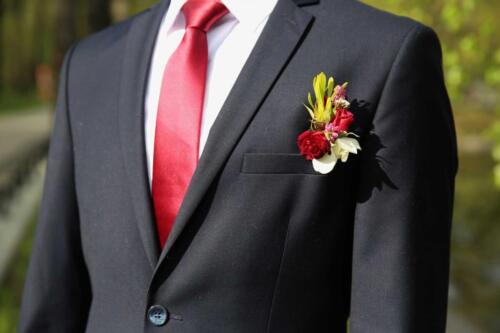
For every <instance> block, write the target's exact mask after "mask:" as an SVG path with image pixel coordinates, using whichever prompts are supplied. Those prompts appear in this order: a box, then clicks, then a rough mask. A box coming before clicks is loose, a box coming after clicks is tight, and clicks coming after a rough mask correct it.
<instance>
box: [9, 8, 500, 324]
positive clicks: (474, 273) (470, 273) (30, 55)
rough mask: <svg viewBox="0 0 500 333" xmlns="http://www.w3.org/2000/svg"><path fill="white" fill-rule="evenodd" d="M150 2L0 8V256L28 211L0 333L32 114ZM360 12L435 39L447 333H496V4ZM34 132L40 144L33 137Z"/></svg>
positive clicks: (13, 296) (16, 281)
mask: <svg viewBox="0 0 500 333" xmlns="http://www.w3.org/2000/svg"><path fill="white" fill-rule="evenodd" d="M322 1H328V0H322ZM154 2H155V1H146V0H143V1H141V0H0V204H1V205H0V253H1V251H2V246H3V245H5V244H6V243H7V241H6V240H8V239H9V235H8V234H7V231H6V230H7V229H8V228H11V227H12V226H9V222H8V221H9V219H10V218H11V216H14V215H15V211H16V210H30V214H29V216H30V218H29V219H30V222H29V223H27V224H26V225H27V227H26V228H24V229H23V230H22V232H21V233H20V235H21V236H20V237H19V240H18V241H17V242H16V243H15V249H16V250H15V252H14V253H13V254H12V255H10V256H9V258H7V259H6V261H5V262H6V265H5V267H6V269H5V273H4V274H3V275H2V274H0V333H10V332H14V331H15V327H16V322H17V316H18V308H19V303H20V293H21V289H22V285H23V279H24V274H25V271H26V265H27V260H28V258H29V253H30V248H31V240H32V236H33V230H34V228H33V225H34V220H35V218H34V216H35V212H36V208H35V207H33V205H32V206H26V205H25V204H22V202H23V200H22V199H19V198H18V197H17V196H16V195H17V194H16V193H17V192H18V191H17V189H18V188H23V187H29V186H28V185H29V184H28V185H26V184H27V183H29V182H31V181H32V180H29V179H31V178H30V176H29V175H30V173H31V171H30V170H32V169H34V168H36V167H35V166H36V165H37V163H38V162H37V161H38V160H43V154H41V157H40V158H39V159H37V160H35V159H34V158H31V157H30V156H31V155H33V154H34V153H33V152H34V150H33V149H31V148H30V147H34V146H36V147H38V150H37V151H42V152H45V151H46V144H40V142H45V143H46V140H47V136H48V132H49V131H50V128H48V127H50V125H48V124H49V123H50V122H47V123H44V121H43V120H41V119H45V118H43V117H42V118H40V117H39V114H42V113H44V112H45V113H47V112H49V113H50V110H51V109H52V107H51V106H52V103H53V100H54V90H55V87H56V86H57V82H56V78H57V76H58V74H57V71H58V69H59V66H60V64H61V61H62V57H63V55H64V53H65V50H66V49H67V48H68V47H69V46H70V45H71V44H72V43H73V42H75V41H76V40H78V39H80V38H82V37H84V36H85V35H87V34H89V33H92V32H94V31H97V30H100V29H102V28H103V27H105V26H107V25H109V24H112V23H114V22H117V21H120V20H123V19H125V18H126V17H128V16H129V15H132V14H134V13H136V12H138V11H140V10H142V9H144V8H146V7H147V6H150V5H151V4H153V3H154ZM365 2H367V3H369V4H371V5H374V6H376V7H379V8H381V9H385V10H389V11H391V12H394V13H396V14H400V15H405V16H410V17H412V18H415V19H417V20H419V21H422V22H424V23H426V24H428V25H430V26H431V27H433V28H434V29H435V30H436V31H437V33H438V35H439V36H440V39H441V42H442V47H443V52H444V54H443V62H444V70H445V76H446V81H447V86H448V90H449V93H450V97H451V99H452V104H453V107H454V113H455V122H456V126H457V132H458V141H459V151H460V170H459V175H458V178H457V187H456V199H455V213H454V225H453V239H452V266H451V286H450V317H449V326H450V328H449V329H448V331H449V332H453V333H455V332H457V333H458V332H463V333H466V332H471V333H473V332H500V315H499V314H500V223H499V222H500V218H499V217H500V106H499V98H500V93H499V91H500V39H499V37H498V34H499V32H500V25H499V23H498V22H499V21H498V19H497V17H498V16H500V1H498V0H366V1H365ZM338 15H341V13H339V14H338ZM374 28H376V27H374ZM380 44H381V47H383V41H380ZM47 110H49V111H47ZM42 125H43V126H42ZM16 126H17V127H16ZM44 126H45V127H47V128H48V129H47V131H42V132H43V135H42V134H40V133H42V132H40V131H38V132H37V131H36V130H37V129H38V130H40V128H42V127H44ZM9 130H10V131H11V132H9ZM12 131H15V132H12ZM12 133H14V134H15V135H12ZM34 133H38V134H37V135H35V134H34ZM28 139H30V140H28ZM14 144H18V147H20V148H19V149H18V148H16V149H15V154H14V153H12V150H11V151H9V149H8V148H9V147H12V146H13V145H14ZM4 147H5V149H4ZM16 147H17V146H16ZM20 152H21V153H20ZM13 154H14V155H13ZM28 155H29V156H28ZM39 155H40V154H39ZM13 156H14V157H13ZM19 170H22V172H21V171H19ZM13 179H15V181H14V180H13ZM25 179H28V180H25ZM19 191H21V190H19ZM13 212H14V213H13ZM2 224H4V225H2ZM2 233H3V237H4V238H3V239H4V240H2ZM0 259H1V256H0ZM0 269H1V267H0Z"/></svg>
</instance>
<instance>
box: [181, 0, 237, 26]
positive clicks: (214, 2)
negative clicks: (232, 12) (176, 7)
mask: <svg viewBox="0 0 500 333" xmlns="http://www.w3.org/2000/svg"><path fill="white" fill-rule="evenodd" d="M182 12H183V13H184V16H185V17H186V28H196V29H199V30H203V31H204V32H207V31H208V30H209V29H210V27H211V26H212V25H213V24H214V23H215V22H217V21H218V20H219V19H221V18H222V17H223V16H224V15H226V14H227V13H228V12H229V11H228V9H227V8H226V6H224V4H222V3H221V2H220V1H218V0H188V1H186V3H185V4H184V6H183V7H182Z"/></svg>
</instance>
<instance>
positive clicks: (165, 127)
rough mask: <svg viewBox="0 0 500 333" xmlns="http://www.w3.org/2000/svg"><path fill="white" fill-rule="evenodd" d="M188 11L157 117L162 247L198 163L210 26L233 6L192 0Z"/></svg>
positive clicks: (155, 188) (156, 196) (156, 193)
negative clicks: (184, 28) (184, 27)
mask: <svg viewBox="0 0 500 333" xmlns="http://www.w3.org/2000/svg"><path fill="white" fill-rule="evenodd" d="M182 12H183V13H184V17H185V19H186V32H185V33H184V37H183V39H182V41H181V43H180V45H179V47H178V48H177V49H176V50H175V52H174V53H173V54H172V56H171V57H170V59H169V60H168V63H167V65H166V67H165V72H164V74H163V83H162V86H161V93H160V100H159V103H158V114H157V118H156V132H155V143H154V157H153V181H152V194H153V202H154V207H155V214H156V225H157V228H158V236H159V240H160V245H161V247H162V248H163V246H164V245H165V242H166V240H167V237H168V235H169V233H170V231H171V229H172V226H173V224H174V220H175V217H176V215H177V212H178V210H179V208H180V206H181V203H182V200H183V198H184V195H185V193H186V190H187V187H188V185H189V182H190V180H191V177H192V175H193V173H194V170H195V168H196V164H197V162H198V149H199V148H198V145H199V141H200V128H201V117H202V112H203V101H204V95H205V82H206V75H207V63H208V46H207V31H208V30H209V29H210V27H211V26H212V25H213V24H214V23H215V22H217V21H218V20H219V19H220V18H222V17H223V16H224V15H226V14H227V13H228V10H227V8H226V7H225V6H224V5H223V4H222V3H220V2H219V1H216V0H188V1H187V2H186V3H185V4H184V6H183V7H182Z"/></svg>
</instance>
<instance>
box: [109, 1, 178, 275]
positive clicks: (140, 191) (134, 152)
mask: <svg viewBox="0 0 500 333" xmlns="http://www.w3.org/2000/svg"><path fill="white" fill-rule="evenodd" d="M169 4H170V1H169V0H166V1H162V2H161V3H159V4H157V5H156V6H154V7H152V8H151V9H150V10H148V11H146V12H144V13H142V14H140V15H139V16H137V17H136V18H135V19H134V20H133V21H132V26H131V27H130V30H129V31H128V34H127V37H126V38H127V40H126V46H125V53H124V56H123V65H122V77H121V83H120V84H121V86H120V100H119V127H120V140H121V143H122V150H123V158H124V164H125V169H126V173H127V180H126V181H127V182H128V185H129V190H130V196H131V199H132V205H133V208H134V212H135V215H136V220H137V224H138V229H139V234H140V237H141V240H142V244H143V246H144V250H145V252H146V255H147V257H148V260H149V262H150V264H151V267H152V268H154V267H155V266H156V263H157V261H158V257H159V254H160V247H159V244H158V237H157V234H156V226H155V220H154V210H153V204H152V200H151V194H150V190H149V181H148V172H147V164H146V163H147V159H146V149H145V141H144V97H145V91H146V82H147V77H148V73H149V67H150V60H151V56H152V53H153V48H154V45H155V41H156V35H157V34H156V33H157V31H158V29H159V26H160V23H161V20H162V18H163V15H164V13H165V12H166V10H167V9H168V6H169Z"/></svg>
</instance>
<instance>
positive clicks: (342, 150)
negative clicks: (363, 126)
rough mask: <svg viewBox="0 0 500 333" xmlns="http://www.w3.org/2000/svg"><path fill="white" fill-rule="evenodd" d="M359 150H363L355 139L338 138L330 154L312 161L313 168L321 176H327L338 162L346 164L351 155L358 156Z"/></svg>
mask: <svg viewBox="0 0 500 333" xmlns="http://www.w3.org/2000/svg"><path fill="white" fill-rule="evenodd" d="M358 150H361V147H360V145H359V142H358V140H356V139H355V138H349V137H342V138H338V139H337V140H335V142H334V143H333V145H332V149H331V153H330V154H325V155H323V156H322V157H321V158H319V159H314V160H313V161H312V164H313V168H314V170H315V171H317V172H319V173H321V174H327V173H329V172H331V171H332V170H333V168H334V167H335V164H337V161H338V160H341V161H342V162H346V161H347V158H348V157H349V153H351V154H357V153H358Z"/></svg>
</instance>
